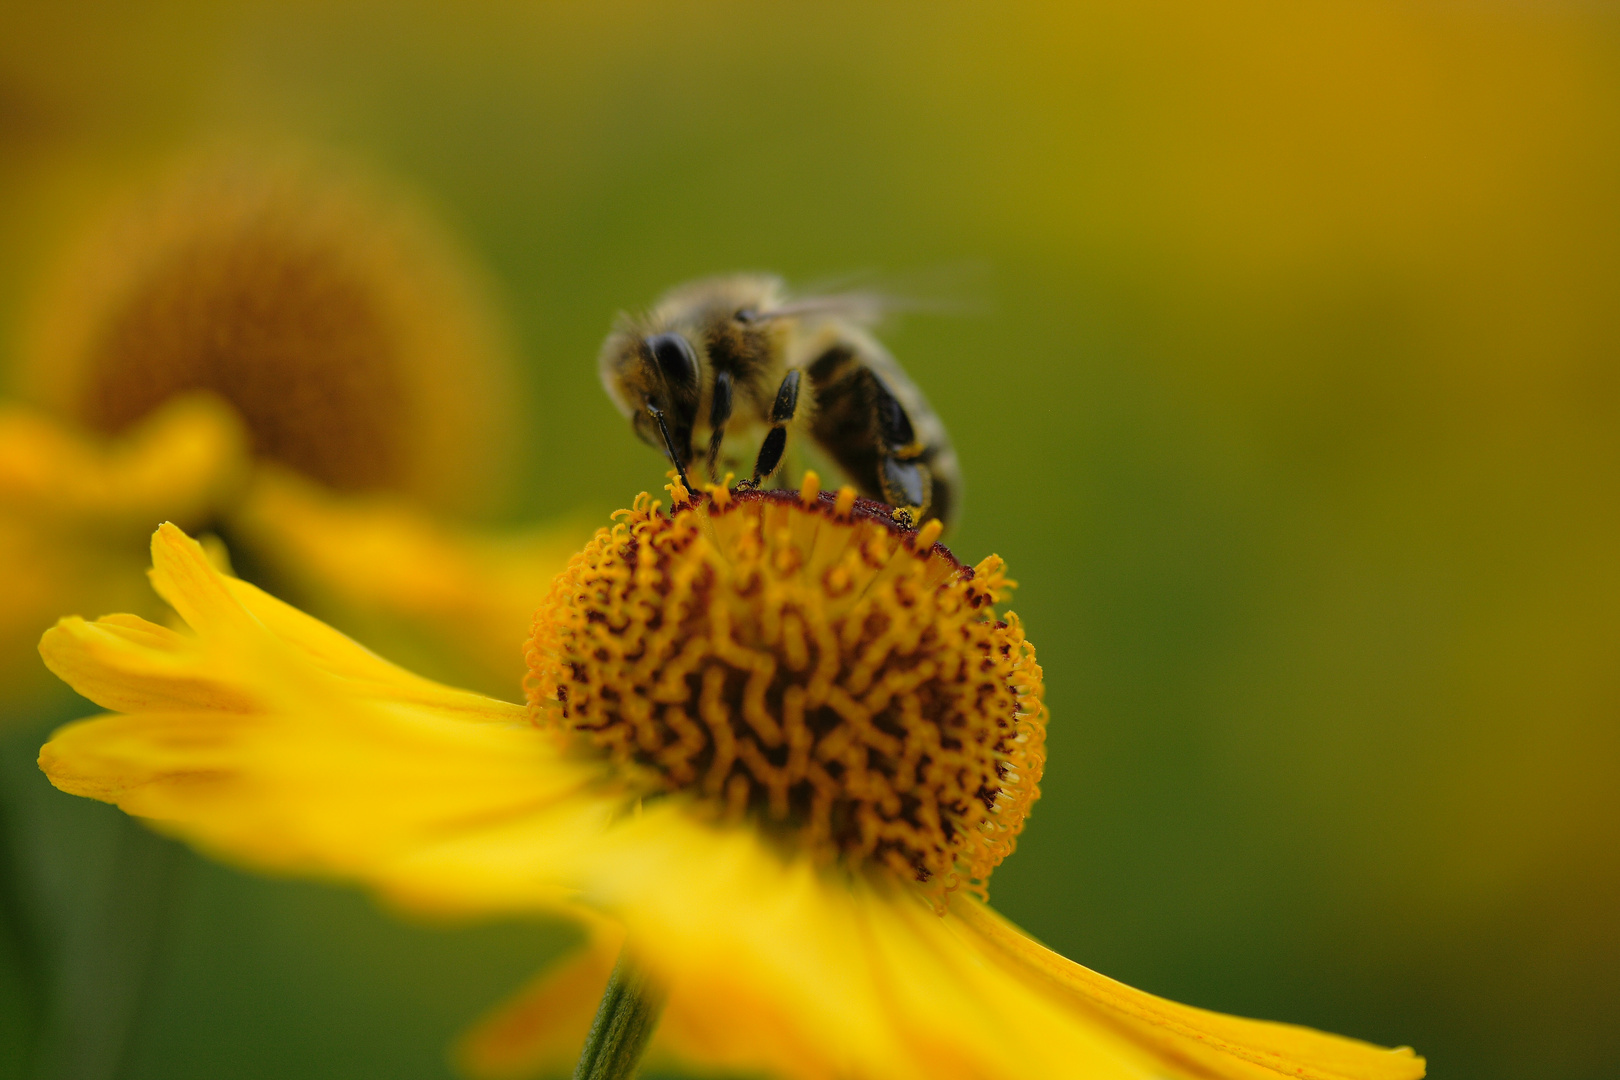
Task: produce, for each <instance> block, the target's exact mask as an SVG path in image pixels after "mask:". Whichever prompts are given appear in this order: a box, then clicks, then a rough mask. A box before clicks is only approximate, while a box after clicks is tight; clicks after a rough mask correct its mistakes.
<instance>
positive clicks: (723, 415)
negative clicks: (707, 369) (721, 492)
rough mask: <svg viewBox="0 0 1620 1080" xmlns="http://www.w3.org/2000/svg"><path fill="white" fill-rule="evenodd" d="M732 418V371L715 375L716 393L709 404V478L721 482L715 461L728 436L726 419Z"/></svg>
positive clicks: (717, 459) (718, 457)
mask: <svg viewBox="0 0 1620 1080" xmlns="http://www.w3.org/2000/svg"><path fill="white" fill-rule="evenodd" d="M730 419H731V372H729V371H722V372H720V373H719V374H718V375H716V376H715V377H714V394H713V396H712V398H711V399H710V404H709V479H710V480H712V481H714V482H715V483H717V484H718V483H719V482H720V474H719V473H718V472H717V471H716V469H715V463H716V462H717V461H719V459H720V443H721V441H722V440H724V439H725V437H726V421H727V420H730Z"/></svg>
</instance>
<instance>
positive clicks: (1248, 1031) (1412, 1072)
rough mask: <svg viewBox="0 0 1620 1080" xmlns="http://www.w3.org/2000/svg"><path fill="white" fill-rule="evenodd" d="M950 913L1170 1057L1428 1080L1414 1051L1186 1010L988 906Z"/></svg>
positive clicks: (1222, 1071) (1306, 1074)
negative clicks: (1084, 962) (1063, 951)
mask: <svg viewBox="0 0 1620 1080" xmlns="http://www.w3.org/2000/svg"><path fill="white" fill-rule="evenodd" d="M952 909H953V914H954V915H955V916H956V917H957V918H959V919H961V920H962V922H964V923H965V924H966V925H967V926H968V927H969V928H970V929H971V931H972V933H973V935H974V936H976V937H977V938H978V939H979V940H980V941H981V942H982V943H983V945H984V947H985V951H986V952H987V953H989V954H990V955H991V956H993V957H995V958H996V959H997V960H998V961H999V962H1001V963H1003V964H1006V965H1007V966H1009V967H1010V968H1011V969H1013V970H1014V971H1015V972H1016V973H1018V974H1020V975H1026V976H1027V975H1036V976H1038V977H1040V978H1041V979H1042V980H1044V981H1046V982H1047V983H1048V984H1049V986H1050V987H1051V989H1052V990H1054V991H1056V992H1057V993H1058V994H1060V995H1062V996H1064V997H1066V998H1068V999H1069V1000H1070V1001H1071V1002H1072V1003H1073V1005H1074V1007H1075V1008H1076V1009H1077V1010H1078V1011H1080V1012H1081V1013H1090V1014H1093V1015H1097V1016H1099V1017H1101V1018H1103V1019H1105V1020H1108V1021H1111V1022H1113V1023H1116V1024H1118V1025H1119V1027H1120V1028H1121V1030H1124V1031H1127V1032H1129V1033H1130V1034H1131V1037H1132V1038H1134V1039H1138V1040H1140V1041H1141V1042H1142V1043H1143V1044H1144V1045H1147V1046H1150V1047H1153V1048H1154V1049H1156V1050H1157V1051H1159V1052H1161V1053H1163V1054H1164V1055H1165V1056H1166V1058H1168V1059H1171V1060H1177V1059H1180V1060H1184V1061H1186V1062H1187V1063H1188V1064H1189V1065H1192V1066H1197V1067H1202V1068H1205V1069H1207V1070H1209V1071H1210V1072H1212V1073H1214V1074H1215V1075H1220V1076H1233V1077H1239V1076H1241V1077H1250V1076H1252V1077H1268V1076H1273V1075H1275V1074H1278V1073H1281V1074H1282V1075H1285V1076H1297V1077H1302V1078H1305V1080H1344V1078H1347V1077H1356V1078H1364V1080H1412V1078H1413V1077H1420V1076H1422V1075H1423V1072H1424V1062H1423V1059H1422V1058H1420V1057H1418V1056H1416V1055H1415V1054H1414V1053H1413V1052H1412V1051H1411V1050H1410V1049H1408V1048H1404V1047H1403V1048H1400V1049H1396V1050H1389V1049H1385V1048H1384V1047H1380V1046H1373V1045H1371V1044H1369V1043H1364V1042H1360V1041H1358V1040H1355V1039H1346V1038H1343V1037H1341V1036H1337V1035H1328V1034H1326V1033H1324V1032H1320V1031H1315V1030H1312V1029H1311V1028H1306V1027H1299V1026H1297V1025H1293V1024H1278V1023H1271V1022H1268V1021H1263V1020H1248V1019H1244V1018H1242V1017H1236V1016H1227V1015H1225V1014H1223V1013H1217V1012H1211V1011H1209V1010H1207V1009H1196V1008H1193V1007H1191V1006H1189V1005H1181V1004H1178V1003H1177V1002H1174V1001H1168V1000H1166V999H1164V998H1161V997H1155V996H1154V995H1152V994H1148V993H1144V992H1143V991H1141V990H1137V989H1135V988H1133V987H1130V986H1126V985H1125V984H1124V983H1121V982H1118V981H1116V980H1114V979H1110V978H1108V977H1107V976H1104V975H1099V974H1097V973H1096V972H1094V971H1091V970H1089V969H1087V968H1085V967H1082V966H1081V965H1079V964H1076V963H1075V962H1074V961H1072V960H1069V959H1068V958H1066V957H1064V956H1060V955H1059V954H1057V953H1055V952H1053V951H1052V950H1050V949H1048V948H1046V947H1045V946H1043V945H1041V944H1040V943H1039V942H1037V941H1035V940H1034V939H1032V938H1030V937H1029V936H1028V935H1027V934H1025V933H1023V932H1022V931H1020V930H1019V929H1017V928H1016V927H1014V926H1013V925H1012V924H1011V923H1009V922H1007V920H1006V919H1004V918H1002V917H1001V916H1000V915H998V914H997V913H996V912H994V911H992V910H991V909H990V908H988V907H986V906H984V905H982V904H979V903H976V902H974V901H972V900H968V899H963V900H958V901H956V902H954V903H953V904H952ZM1245 1066H1247V1067H1245Z"/></svg>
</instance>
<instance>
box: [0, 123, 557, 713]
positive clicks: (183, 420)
mask: <svg viewBox="0 0 1620 1080" xmlns="http://www.w3.org/2000/svg"><path fill="white" fill-rule="evenodd" d="M486 293H487V290H486V289H485V288H484V284H483V282H482V281H481V280H480V275H479V274H478V273H476V272H475V271H474V270H473V269H472V268H471V267H470V264H469V262H468V260H467V259H466V258H465V257H464V256H463V255H462V254H461V253H460V252H459V251H458V250H457V249H456V246H455V244H454V243H452V242H451V241H450V240H449V239H448V238H447V237H445V236H444V235H442V234H441V232H440V230H439V229H438V228H437V227H436V226H435V225H433V223H432V222H431V220H430V218H429V217H428V215H427V214H426V213H424V212H423V211H422V210H421V209H420V208H419V207H417V206H416V205H415V204H414V203H413V202H412V201H411V200H410V199H408V198H405V197H403V196H401V195H398V194H395V193H393V192H391V191H389V190H388V189H387V187H386V186H385V185H382V184H379V183H376V182H374V181H370V180H361V179H358V178H357V177H356V176H355V175H354V173H353V172H352V170H348V169H345V168H343V167H339V166H335V165H332V164H329V163H322V162H318V161H316V160H315V159H313V158H308V157H305V158H294V157H290V156H285V155H283V156H274V155H266V154H263V153H246V152H233V153H213V154H204V155H199V156H197V157H195V158H193V159H189V160H187V161H186V162H184V163H182V164H181V165H180V166H178V167H176V168H174V169H172V170H171V172H170V173H169V175H167V177H166V178H165V179H163V180H162V181H161V182H159V183H157V184H155V185H149V186H147V187H144V188H142V189H141V190H140V191H139V192H138V193H137V194H135V195H133V196H129V197H126V198H125V199H123V200H122V201H121V202H119V203H118V205H117V206H116V207H115V208H114V209H113V210H110V211H108V212H107V213H106V214H105V215H104V216H103V218H102V219H100V220H98V221H96V222H95V223H94V224H93V225H91V226H89V227H87V228H86V229H85V231H84V235H83V236H82V237H81V239H80V240H79V241H78V242H77V243H76V244H75V245H72V246H71V247H70V249H69V251H68V253H67V254H65V255H64V256H63V257H62V258H61V259H60V260H59V265H58V266H57V267H55V269H54V270H53V271H52V272H51V273H49V274H47V275H46V278H45V283H44V285H43V286H42V287H41V289H40V295H39V297H38V300H37V303H36V304H35V305H34V307H33V312H32V316H31V319H30V323H31V329H30V331H29V333H28V334H27V335H26V339H25V340H24V342H23V343H22V347H21V349H20V359H21V361H22V363H21V370H20V372H19V373H18V378H17V380H16V381H17V382H18V384H19V386H18V389H19V392H20V393H21V394H22V395H23V398H24V399H26V400H28V401H30V402H31V404H28V405H24V404H23V403H22V401H20V400H19V401H13V402H9V403H0V592H4V593H5V594H6V595H7V596H8V598H9V601H8V603H7V604H6V605H5V606H4V610H3V612H0V676H3V677H4V678H5V681H6V685H7V687H8V688H9V689H8V691H7V694H6V695H5V696H6V698H7V699H12V700H13V701H14V702H20V701H22V700H26V699H27V698H28V697H29V696H31V694H32V693H34V692H37V691H38V690H39V689H41V687H39V686H38V685H37V684H38V683H39V681H40V680H38V679H36V678H34V676H35V674H36V673H37V671H38V666H37V665H36V664H35V663H34V662H33V657H32V648H31V646H32V643H33V641H34V640H35V638H36V636H37V635H38V633H39V632H40V631H41V630H42V629H43V628H44V627H46V626H48V625H49V624H50V622H51V620H53V619H54V618H55V617H56V616H58V615H59V614H60V613H61V612H62V611H64V610H80V611H83V610H89V611H108V610H119V609H128V610H136V611H141V612H143V613H145V614H152V615H155V614H156V611H157V609H156V608H154V607H153V606H152V605H151V602H150V599H149V595H150V594H149V593H147V591H146V590H144V589H143V588H141V587H140V586H139V576H138V570H139V568H140V567H141V566H142V565H143V564H144V563H145V561H146V553H145V546H146V544H145V538H146V537H147V536H148V535H149V534H150V533H151V530H152V528H153V527H154V526H155V525H156V524H157V523H158V522H160V521H164V520H172V521H175V522H178V523H180V524H181V525H183V526H184V527H186V528H189V529H192V530H194V531H207V532H217V533H220V534H223V535H228V536H229V538H230V541H231V544H232V546H233V547H234V548H236V549H237V551H238V554H246V555H249V556H251V560H252V563H253V566H254V567H255V568H256V569H257V570H258V571H259V572H261V573H263V574H265V575H267V576H268V577H269V578H270V579H272V580H275V581H276V582H278V583H279V584H280V585H282V586H285V587H287V588H290V589H293V590H294V591H296V592H297V593H298V594H299V595H300V596H302V597H305V598H307V599H309V600H310V601H312V602H315V603H317V604H319V605H320V606H321V607H322V608H323V610H326V611H328V612H330V613H333V614H340V615H342V616H343V617H344V619H345V621H346V622H347V623H348V624H350V625H362V626H366V627H367V628H368V629H369V630H374V631H376V633H375V636H377V637H379V638H381V639H382V640H385V641H389V642H390V643H391V644H396V643H397V644H400V646H401V648H403V649H404V651H407V652H410V653H411V654H412V655H413V657H415V658H417V659H418V660H429V659H443V660H445V663H444V664H442V665H441V669H443V670H446V671H448V672H451V673H454V674H455V675H457V676H458V677H459V678H462V679H464V680H471V681H475V682H483V683H490V684H493V685H504V684H506V683H507V682H508V681H509V680H510V679H511V678H512V677H513V676H514V674H515V673H516V672H520V671H521V664H520V663H519V662H518V660H517V659H515V658H509V659H508V660H507V662H506V663H504V664H495V665H493V671H490V670H487V669H485V668H483V667H482V666H481V665H482V664H484V663H486V662H488V659H487V658H489V657H490V656H491V654H492V650H491V648H490V644H491V642H493V641H499V642H502V643H504V642H508V641H512V640H516V638H517V637H518V636H519V635H520V634H521V633H522V632H523V628H524V627H525V626H526V625H527V623H528V618H529V616H530V614H531V613H532V603H531V602H529V601H527V600H523V601H519V602H517V603H516V604H515V606H514V604H513V601H512V598H513V597H514V596H516V595H522V594H523V593H524V591H525V590H527V591H528V592H529V593H532V592H533V591H535V590H536V589H538V588H542V587H543V586H544V582H545V581H546V580H548V579H549V577H550V574H551V573H553V572H554V571H555V569H556V568H557V567H558V566H560V565H562V563H563V561H564V560H565V559H566V554H567V551H568V550H569V549H571V547H572V546H573V544H574V543H577V536H578V535H580V534H578V533H575V532H573V531H570V533H569V536H570V541H569V543H568V544H567V545H566V546H559V545H558V544H557V543H556V542H555V540H554V538H553V536H552V535H551V532H550V531H549V530H541V531H532V532H530V533H526V534H517V533H513V534H509V535H506V536H501V537H496V536H488V537H474V536H473V535H471V534H468V533H466V531H465V530H460V531H458V530H457V527H455V526H449V525H445V524H442V523H440V522H438V521H436V520H434V518H433V517H432V516H430V515H431V514H432V513H433V512H438V513H441V514H443V513H453V512H461V511H468V510H474V509H478V508H480V507H487V506H488V505H489V504H490V503H491V500H492V499H493V498H495V497H496V496H498V495H499V491H498V490H497V483H496V482H497V480H498V478H500V477H503V476H505V475H506V474H507V471H508V470H506V469H505V468H504V467H503V466H504V464H505V463H506V461H507V459H508V458H509V457H510V453H509V451H510V446H509V438H508V436H509V435H510V433H511V429H512V425H511V422H510V421H511V394H510V392H509V390H510V386H509V383H510V374H509V371H508V367H509V364H508V357H507V350H506V347H505V343H504V337H505V335H504V333H503V332H502V331H501V329H500V326H499V320H498V318H497V317H496V315H495V313H494V311H493V309H492V308H491V306H490V304H489V302H488V300H487V299H486ZM339 528H341V529H343V530H345V531H346V532H347V533H348V534H349V536H350V537H351V539H352V543H351V544H350V545H349V547H348V548H347V549H346V550H348V551H350V552H357V553H360V554H361V557H360V558H358V559H355V560H351V561H343V560H336V561H335V562H334V560H332V559H329V558H326V559H323V558H319V557H315V556H314V555H313V554H312V551H314V550H315V549H316V548H319V547H320V546H319V545H317V544H312V543H311V542H310V536H311V535H312V534H313V533H325V532H329V531H333V530H335V529H339ZM474 549H476V550H474ZM321 550H325V549H321ZM533 566H542V567H543V570H541V571H539V572H535V571H533V570H532V567H533ZM514 574H515V575H516V579H514V577H513V575H514ZM401 627H403V628H404V630H403V631H402V632H400V633H391V631H394V630H396V629H399V628H401ZM412 635H414V637H413V636H412ZM417 639H420V640H417ZM406 641H410V642H411V643H412V644H419V645H420V647H419V648H415V649H414V651H413V649H412V647H411V645H407V644H405V642H406ZM468 645H470V646H471V647H472V649H474V650H476V651H475V652H468V649H467V648H466V646H468ZM464 653H466V655H462V654H464ZM0 704H4V702H0Z"/></svg>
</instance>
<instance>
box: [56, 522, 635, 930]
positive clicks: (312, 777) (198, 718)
mask: <svg viewBox="0 0 1620 1080" xmlns="http://www.w3.org/2000/svg"><path fill="white" fill-rule="evenodd" d="M153 555H154V563H155V567H154V571H153V579H154V581H155V582H156V583H157V584H158V585H159V586H160V588H161V589H162V591H163V593H164V595H165V596H166V597H167V598H168V599H169V600H170V601H171V602H172V603H174V604H175V607H176V610H178V611H180V612H182V613H183V614H184V615H185V617H186V618H187V619H188V620H194V625H196V626H197V627H199V628H204V629H203V632H201V633H198V634H196V635H186V634H179V633H175V632H173V631H168V630H165V629H164V628H162V627H157V626H155V625H153V624H151V623H146V622H144V621H142V620H138V619H134V618H131V617H128V616H112V617H110V618H108V619H104V620H101V621H99V622H97V623H94V624H90V623H85V622H84V621H83V620H80V619H66V620H63V621H62V623H61V624H59V625H58V626H57V627H56V628H55V629H53V630H51V631H50V632H48V633H47V634H46V635H45V638H44V640H43V641H42V642H41V652H42V653H43V655H44V656H45V658H46V662H47V663H48V664H49V665H50V666H51V667H52V669H53V670H55V671H56V672H57V673H58V674H60V675H62V677H63V678H65V679H67V680H68V681H69V682H70V683H71V684H72V685H73V686H74V687H75V689H78V690H80V691H81V692H82V693H85V694H86V695H87V696H90V697H92V699H94V700H98V701H99V702H100V703H102V704H105V705H108V706H111V707H115V708H122V709H128V710H130V712H129V714H128V715H119V716H109V717H101V718H97V719H92V720H87V721H80V722H79V723H76V724H70V725H68V726H67V727H65V728H63V729H62V730H60V731H59V732H57V733H56V735H55V736H54V737H53V738H52V740H51V741H50V742H49V743H48V744H47V745H46V746H45V747H44V748H43V750H42V751H41V755H40V764H41V767H42V768H44V769H45V771H46V773H47V774H48V775H49V776H50V778H51V780H52V782H53V783H55V784H56V785H57V786H58V787H60V788H62V789H63V790H66V791H70V792H73V793H75V794H82V795H88V796H90V797H93V798H98V799H104V800H106V801H110V802H116V803H117V804H118V805H119V806H121V807H123V808H124V809H125V810H127V811H129V812H130V813H133V814H137V815H139V816H142V817H146V818H150V819H153V820H154V821H155V822H156V823H158V824H159V825H160V827H162V828H164V829H165V830H166V831H169V832H172V833H175V834H177V835H181V836H184V837H186V838H188V839H191V840H193V841H194V842H196V843H198V844H200V845H202V846H203V847H205V848H207V849H209V850H211V851H215V852H218V853H221V854H222V855H224V856H225V857H227V858H230V859H232V860H233V861H237V862H246V863H248V864H250V865H253V866H257V867H261V868H265V869H273V870H281V871H296V872H311V873H318V874H321V875H329V876H339V877H348V878H354V879H359V880H362V881H367V882H370V883H372V884H374V885H376V886H377V887H378V888H380V889H383V890H384V891H393V890H392V886H393V885H394V883H396V882H399V883H400V893H401V895H402V897H404V898H407V899H408V898H410V897H414V896H417V895H422V896H423V897H424V898H425V899H426V901H428V902H431V904H432V906H434V907H435V908H438V909H451V908H453V909H456V910H468V909H471V910H479V911H487V910H492V909H493V908H494V907H495V906H497V903H498V904H499V905H501V906H505V907H507V908H518V909H527V910H533V909H536V908H554V907H556V906H558V905H559V904H563V903H565V902H566V898H567V896H568V895H569V894H570V892H571V890H570V888H569V877H568V874H567V872H566V869H567V868H566V866H563V867H562V868H561V869H559V867H558V866H557V865H556V864H547V863H546V862H545V861H543V860H539V861H536V860H528V861H524V862H520V863H513V864H511V866H509V867H508V874H507V876H508V878H509V879H510V881H511V884H510V885H509V887H507V888H506V889H505V890H504V891H503V892H502V893H501V894H500V899H499V901H498V902H497V901H495V900H493V899H492V898H491V896H490V891H489V890H488V889H487V888H486V887H485V883H484V882H483V881H482V880H481V879H479V878H477V877H470V878H468V879H466V880H465V881H464V882H458V881H457V880H455V879H444V880H440V881H436V882H435V883H434V888H433V889H431V890H421V889H418V888H416V887H415V882H416V878H415V877H414V875H413V874H412V873H411V872H410V871H409V869H408V868H409V867H411V866H413V865H414V864H415V863H417V862H418V861H420V859H421V857H422V853H423V852H432V851H437V850H438V849H439V848H441V847H442V846H443V845H444V844H445V843H446V840H447V838H449V839H453V840H454V841H455V842H456V843H458V844H463V845H466V844H472V845H475V846H476V845H477V844H478V843H479V842H480V841H481V840H483V839H484V838H487V837H489V836H495V837H504V836H505V835H507V833H508V832H509V831H511V830H512V829H513V827H514V823H516V824H518V825H519V826H520V828H519V829H518V831H519V832H523V833H525V834H527V833H529V832H532V833H535V834H538V835H540V836H545V835H548V834H555V835H556V836H557V837H558V838H559V841H558V842H559V844H560V845H561V847H562V849H565V850H566V849H569V848H571V847H572V846H575V845H577V844H579V843H580V842H582V839H583V838H585V837H588V835H589V832H590V830H591V829H593V828H600V827H601V823H602V822H603V821H604V820H606V819H607V818H608V817H609V816H610V814H611V812H612V809H613V808H614V807H615V806H616V805H617V804H616V803H614V802H612V801H610V800H604V799H602V798H599V797H596V796H592V795H590V794H588V793H586V792H585V791H583V790H582V789H583V788H584V787H585V786H586V785H587V784H588V783H589V782H590V780H591V779H592V773H591V772H590V771H589V770H586V769H584V768H582V767H579V766H573V765H569V764H567V763H566V762H564V761H562V760H561V758H560V756H559V754H558V752H557V750H556V748H555V746H554V745H553V744H552V743H551V742H550V740H549V739H548V738H546V737H545V736H544V735H542V734H541V733H540V732H538V731H537V730H536V729H534V728H533V726H532V725H530V724H529V723H528V720H527V717H526V715H525V710H524V709H523V708H522V707H520V706H517V705H512V704H508V703H506V702H500V701H496V700H494V699H490V698H483V697H480V696H478V695H476V694H470V693H468V692H466V691H459V690H453V689H450V688H448V687H441V686H437V685H436V684H433V683H430V682H428V681H427V680H425V679H420V678H418V677H416V676H414V675H410V674H409V673H406V672H403V671H400V670H399V669H397V668H395V667H393V665H390V664H388V663H387V662H386V661H383V660H381V659H379V658H377V657H375V656H373V655H372V654H370V653H369V652H367V651H366V650H364V649H362V648H361V647H360V646H358V645H356V644H354V643H353V642H350V641H348V640H347V639H344V638H342V636H341V635H338V634H336V633H335V632H333V631H331V630H330V629H328V628H326V627H323V626H321V625H320V624H319V623H316V622H314V620H310V619H308V618H307V617H305V616H302V615H299V614H298V613H296V612H293V611H291V609H288V608H287V607H286V606H285V605H283V604H280V602H279V601H275V600H273V599H272V598H270V597H268V596H266V595H265V594H264V593H262V592H260V591H259V590H257V589H254V588H252V587H251V586H246V585H243V584H242V583H240V582H236V581H234V580H232V579H228V578H226V577H224V576H223V575H221V574H220V573H219V571H217V570H216V569H214V568H213V567H212V566H211V565H210V564H209V563H208V560H207V558H206V556H205V555H204V553H203V551H202V549H201V548H200V547H199V546H198V545H197V544H196V543H195V542H194V541H192V540H190V539H189V538H187V537H185V536H184V535H183V534H182V533H180V531H179V530H178V529H175V528H174V527H173V526H166V527H164V528H163V529H160V530H159V532H158V534H157V536H156V537H155V538H154V542H153ZM282 635H286V636H282ZM540 854H543V852H540ZM402 868H404V869H402Z"/></svg>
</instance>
